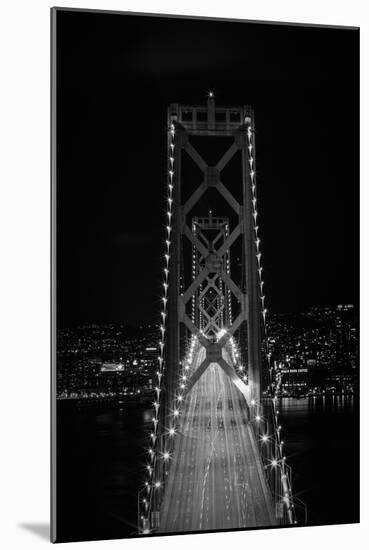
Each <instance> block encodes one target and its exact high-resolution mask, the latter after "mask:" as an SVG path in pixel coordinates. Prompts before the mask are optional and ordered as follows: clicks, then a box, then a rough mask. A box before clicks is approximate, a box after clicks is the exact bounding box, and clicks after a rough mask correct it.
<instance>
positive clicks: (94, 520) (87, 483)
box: [57, 396, 359, 541]
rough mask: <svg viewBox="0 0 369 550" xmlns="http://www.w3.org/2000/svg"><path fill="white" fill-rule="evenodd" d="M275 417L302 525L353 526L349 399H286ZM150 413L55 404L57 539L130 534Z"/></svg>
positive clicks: (354, 451)
mask: <svg viewBox="0 0 369 550" xmlns="http://www.w3.org/2000/svg"><path fill="white" fill-rule="evenodd" d="M279 409H280V419H281V425H282V427H283V438H284V440H285V452H286V456H287V459H288V463H289V464H290V465H291V466H292V468H293V487H294V491H295V494H296V495H297V496H298V497H299V498H301V499H302V500H303V501H304V502H305V503H306V505H307V509H308V524H309V525H318V524H328V523H349V522H355V521H358V514H359V512H358V507H359V505H358V502H359V445H358V433H359V426H358V412H357V403H356V400H355V398H354V397H353V396H346V397H345V396H340V397H317V398H300V399H293V398H285V399H283V400H281V402H280V406H279ZM150 418H151V411H150V410H145V409H142V408H132V407H121V408H120V409H119V408H118V407H116V408H109V407H103V408H96V407H90V408H89V407H87V408H84V409H77V408H76V407H75V406H74V405H73V403H64V404H61V402H58V457H57V459H58V473H59V476H58V510H57V512H58V525H59V529H60V533H63V538H61V539H60V541H69V540H82V539H103V538H119V537H129V536H134V535H135V534H136V519H137V487H138V486H139V485H140V482H142V480H143V464H144V461H145V452H144V447H145V439H146V438H145V430H148V429H149V426H150Z"/></svg>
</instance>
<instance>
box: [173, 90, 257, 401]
mask: <svg viewBox="0 0 369 550" xmlns="http://www.w3.org/2000/svg"><path fill="white" fill-rule="evenodd" d="M254 130H255V123H254V113H253V110H252V108H251V107H249V106H242V107H218V106H216V105H215V97H214V94H212V93H210V94H209V97H208V100H207V106H185V105H178V104H173V105H170V107H169V109H168V136H169V137H168V172H169V177H170V179H171V185H172V186H173V192H172V204H171V206H172V216H171V225H172V232H171V252H170V263H169V292H168V323H167V327H168V328H167V339H166V354H165V364H166V372H165V378H166V382H165V393H166V406H167V407H169V408H170V407H171V400H172V398H173V396H174V394H175V391H176V386H177V384H178V378H179V375H180V366H181V359H182V358H183V355H184V348H183V343H184V342H185V341H186V335H188V334H191V335H196V336H197V338H198V339H199V341H200V342H201V344H202V345H203V346H204V347H206V349H207V350H208V351H209V350H210V348H209V346H210V345H211V343H210V342H209V339H208V338H207V336H210V335H211V334H212V333H213V334H214V333H215V332H216V328H215V327H216V326H218V328H223V329H225V330H226V333H225V334H223V336H222V338H221V339H220V340H219V342H217V345H216V348H217V350H218V353H220V350H221V349H222V348H223V347H224V346H225V345H226V343H227V342H228V341H229V339H230V338H231V337H232V336H233V335H234V333H235V332H236V331H237V330H239V329H240V328H241V327H242V326H243V325H245V326H246V330H244V331H243V334H247V341H246V342H242V343H241V344H242V345H244V347H245V348H246V349H247V370H248V382H249V384H248V386H249V387H248V391H249V397H250V399H255V400H257V401H259V400H260V395H261V380H262V376H261V364H262V362H261V326H262V315H265V310H264V303H263V295H262V282H261V267H260V251H259V237H258V226H257V211H256V207H255V205H256V195H255V189H256V182H255V179H256V176H255V140H254ZM221 138H223V141H221ZM224 138H225V139H224ZM206 142H207V143H206ZM214 142H215V143H216V149H217V151H218V152H219V158H218V159H216V160H215V161H214V160H213V159H212V162H209V161H207V159H206V158H204V157H206V155H203V154H202V152H201V151H200V150H199V147H198V145H197V144H200V146H201V147H202V149H203V150H204V151H205V152H206V148H207V147H208V150H212V149H214V147H213V144H214ZM219 142H220V143H219ZM223 144H224V150H223V151H221V147H222V145H223ZM236 156H237V161H238V162H239V167H238V168H236V167H235V166H234V172H233V173H232V175H231V177H232V182H231V185H226V184H225V183H224V182H223V173H224V171H225V170H226V168H227V166H228V165H229V164H230V162H231V161H232V159H234V157H236ZM184 157H186V159H185V158H184ZM189 159H190V162H191V161H192V163H194V164H195V166H196V167H197V168H198V169H199V170H200V172H201V181H199V185H197V186H194V185H192V188H191V189H190V192H189V191H188V189H186V185H187V184H188V179H189V178H190V177H191V173H189V171H188V170H187V171H186V170H185V167H184V161H185V160H186V162H187V163H188V160H189ZM233 164H236V163H233ZM236 170H237V172H236ZM235 173H237V175H238V177H235V176H234V174H235ZM209 190H211V191H212V192H213V193H214V191H215V192H216V193H218V195H219V197H221V198H222V199H223V201H224V203H225V205H226V206H227V208H228V209H229V210H230V211H231V214H230V215H231V217H232V220H229V219H228V220H227V219H225V218H224V217H223V220H220V219H219V218H217V217H216V212H214V213H209V216H208V218H207V219H205V218H204V217H203V216H195V215H193V213H194V212H196V207H197V205H199V204H200V203H202V208H203V205H204V203H205V205H206V206H211V203H210V204H209V202H207V198H206V193H207V192H208V191H209ZM233 190H234V191H233ZM213 196H214V195H213ZM236 196H237V198H236ZM200 211H201V208H200ZM216 224H218V226H219V227H218V226H216ZM222 224H223V228H222V230H221V225H222ZM206 229H210V230H211V229H213V230H215V233H216V232H217V231H218V236H217V235H214V239H213V240H212V241H211V242H209V241H208V242H207V240H206V239H204V233H205V231H206ZM186 241H189V242H190V244H191V246H192V274H191V280H190V279H188V280H190V284H189V283H187V281H183V278H185V277H184V276H183V273H184V272H185V271H186V270H185V268H183V266H182V265H181V263H182V262H184V261H185V259H184V254H183V248H184V246H185V242H186ZM236 242H237V246H238V249H237V252H238V255H239V256H240V257H241V258H242V262H243V264H244V265H243V269H244V273H243V277H238V280H235V278H232V276H231V274H230V256H231V249H232V248H233V246H234V245H235V244H236ZM213 243H214V244H213ZM240 261H241V260H240ZM200 264H201V268H200V267H199V266H200ZM215 279H218V286H219V285H220V287H221V292H219V291H218V290H216V289H217V288H218V286H216V285H215ZM209 286H210V287H211V288H212V290H213V294H214V295H215V294H216V295H217V298H218V300H217V301H218V304H217V305H216V309H217V312H218V313H219V319H218V320H217V321H216V322H215V323H214V320H213V321H211V322H210V320H209V315H208V316H206V311H205V310H204V300H205V302H207V303H208V306H209V307H211V306H210V304H209V300H211V295H210V297H209V290H211V289H210V288H209ZM206 288H208V292H205V291H204V289H206ZM223 290H224V298H221V295H222V296H223ZM200 297H201V298H200ZM214 297H215V296H214ZM222 299H224V304H220V301H221V300H222ZM213 305H214V304H213ZM189 306H190V307H189ZM191 306H192V307H191ZM191 309H192V311H191ZM220 309H221V311H218V310H220ZM213 311H214V308H213ZM206 321H207V322H206ZM204 329H205V330H204ZM204 332H205V333H206V334H204ZM211 349H212V353H213V354H214V353H215V351H216V350H215V348H214V346H212V348H211Z"/></svg>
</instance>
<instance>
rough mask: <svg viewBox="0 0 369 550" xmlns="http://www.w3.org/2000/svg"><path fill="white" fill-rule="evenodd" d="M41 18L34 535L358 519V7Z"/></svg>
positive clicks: (189, 530)
mask: <svg viewBox="0 0 369 550" xmlns="http://www.w3.org/2000/svg"><path fill="white" fill-rule="evenodd" d="M51 31H52V32H51V61H52V67H51V72H52V90H51V91H52V212H51V215H52V294H53V300H52V344H53V349H52V375H51V378H52V392H51V393H52V395H51V402H52V403H51V407H52V430H51V431H52V499H51V500H52V525H51V538H52V541H53V542H76V541H88V540H105V539H121V538H124V539H126V538H134V537H142V538H145V537H157V536H160V535H162V536H164V535H165V536H167V535H170V536H173V535H179V534H186V535H187V534H195V533H197V534H198V533H209V532H218V531H235V530H242V531H247V530H255V529H277V528H278V529H281V528H290V529H299V528H300V527H304V526H305V527H306V526H307V527H310V526H318V525H319V526H322V525H337V524H355V523H358V522H359V521H360V511H359V508H360V506H359V503H360V489H359V482H360V479H359V439H360V438H359V425H360V423H359V387H360V362H359V340H360V338H359V328H360V327H359V314H360V310H359V35H360V32H359V27H352V26H335V25H313V24H293V23H273V22H266V21H251V20H241V19H232V18H229V19H227V18H224V19H220V18H212V17H192V16H181V17H179V16H174V15H168V14H166V15H164V14H163V15H159V14H137V13H129V12H122V13H119V12H108V11H106V12H104V11H93V10H77V9H69V8H53V9H52V10H51ZM175 540H176V539H174V541H175ZM245 540H246V539H245ZM188 541H189V542H190V541H191V539H188ZM245 544H247V540H246V542H245Z"/></svg>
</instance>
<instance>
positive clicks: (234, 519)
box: [159, 348, 276, 532]
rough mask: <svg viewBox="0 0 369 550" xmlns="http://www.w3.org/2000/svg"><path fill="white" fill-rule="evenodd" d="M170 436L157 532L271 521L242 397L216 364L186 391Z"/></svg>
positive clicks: (196, 362)
mask: <svg viewBox="0 0 369 550" xmlns="http://www.w3.org/2000/svg"><path fill="white" fill-rule="evenodd" d="M204 351H205V350H204V348H201V349H200V352H198V353H197V355H196V356H195V358H194V366H193V369H194V370H195V369H196V368H197V367H198V366H199V365H200V364H201V362H202V360H203V358H204ZM225 358H226V357H225ZM227 359H228V362H229V358H228V357H227ZM174 437H175V438H176V445H175V451H174V453H173V455H172V457H171V459H170V460H171V464H170V469H169V474H168V479H167V481H166V483H165V493H164V495H165V496H164V499H163V503H162V506H161V511H160V529H159V531H160V532H178V531H182V532H183V531H184V532H188V531H202V530H218V529H232V528H249V527H262V526H270V525H274V524H275V523H276V522H275V519H274V516H273V510H272V504H271V498H270V493H269V490H268V488H267V485H266V481H265V477H264V473H263V467H262V464H261V461H260V457H259V453H258V450H257V446H256V442H255V437H254V435H253V432H252V428H251V426H250V425H249V421H248V416H247V409H246V406H245V398H244V396H243V395H242V394H241V392H240V391H239V390H238V389H237V388H236V386H235V385H234V384H233V383H232V381H231V380H230V378H229V377H228V376H227V375H226V374H225V373H224V371H223V370H222V369H221V368H220V367H219V365H218V364H216V363H211V364H210V365H209V367H208V368H207V370H206V371H205V372H204V374H203V375H202V376H201V378H200V379H199V380H198V382H197V383H196V384H195V386H194V387H193V388H192V390H191V391H190V393H189V394H188V395H187V396H186V400H185V403H184V406H183V409H182V411H181V423H180V426H179V429H178V432H177V434H176V435H175V436H174Z"/></svg>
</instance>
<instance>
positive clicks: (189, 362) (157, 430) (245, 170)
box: [138, 93, 296, 534]
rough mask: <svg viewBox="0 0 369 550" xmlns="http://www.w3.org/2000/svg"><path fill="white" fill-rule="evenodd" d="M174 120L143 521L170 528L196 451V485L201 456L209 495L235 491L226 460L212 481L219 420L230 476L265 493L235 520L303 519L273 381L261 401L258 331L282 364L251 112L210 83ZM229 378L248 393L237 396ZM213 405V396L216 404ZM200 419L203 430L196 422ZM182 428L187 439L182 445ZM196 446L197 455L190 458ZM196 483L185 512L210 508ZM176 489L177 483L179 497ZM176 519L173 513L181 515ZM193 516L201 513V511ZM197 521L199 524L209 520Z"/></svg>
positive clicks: (175, 111) (171, 115)
mask: <svg viewBox="0 0 369 550" xmlns="http://www.w3.org/2000/svg"><path fill="white" fill-rule="evenodd" d="M167 122H168V160H167V162H168V164H167V173H168V181H167V185H168V196H167V225H166V240H165V246H166V248H165V254H164V281H163V297H162V301H163V305H162V311H161V317H162V320H161V326H160V333H161V337H160V341H159V348H160V354H159V358H158V361H159V365H158V371H157V385H156V388H155V392H156V396H155V401H154V403H153V405H154V414H153V418H152V422H153V424H152V431H151V434H150V438H151V442H150V446H149V449H148V455H149V456H148V462H147V464H146V468H147V479H146V481H145V485H144V487H142V489H141V490H140V491H139V495H138V499H139V506H138V508H139V525H140V532H142V533H143V534H145V533H150V532H152V531H160V530H161V529H163V528H164V529H168V522H170V521H172V519H173V518H172V515H171V508H172V503H173V502H176V503H177V504H178V502H180V501H181V499H182V500H183V498H184V496H183V494H182V493H181V489H178V487H177V488H176V477H175V475H176V474H175V472H182V473H181V474H180V475H181V476H182V479H183V476H184V472H187V469H186V468H187V466H189V465H190V464H189V463H187V462H186V463H184V462H183V461H182V458H183V460H190V463H191V468H195V466H194V464H195V465H198V471H197V472H195V470H191V472H192V474H191V476H192V477H191V476H190V478H189V482H188V483H189V484H190V483H193V479H194V477H193V476H196V475H198V474H199V472H200V470H201V468H202V467H203V465H204V460H205V463H206V464H207V467H206V468H205V470H204V471H202V474H201V475H203V491H205V489H206V487H207V489H206V490H207V491H208V498H209V494H210V493H211V497H212V499H213V500H212V502H213V506H214V507H215V506H216V504H215V503H218V505H219V506H220V508H222V506H223V504H222V503H224V502H225V501H224V499H225V498H229V496H227V494H228V495H229V493H227V494H225V493H224V494H223V493H222V491H223V489H224V491H225V490H226V486H225V485H224V480H223V481H222V475H223V474H222V472H223V470H221V471H220V470H219V469H217V468H218V466H217V464H218V462H217V461H213V462H212V473H213V474H212V475H213V479H215V477H214V476H215V475H218V476H220V477H218V481H219V483H218V484H217V485H214V482H211V483H213V485H211V483H210V481H209V482H208V481H207V479H208V478H207V471H208V470H207V469H208V468H209V466H210V463H211V461H212V457H213V451H214V447H213V445H214V444H215V441H217V442H218V443H217V445H218V447H217V449H218V450H217V451H216V453H218V455H217V456H219V454H222V453H224V452H225V448H226V445H223V446H222V445H221V444H220V443H219V442H220V441H221V440H222V437H223V435H222V433H223V430H228V432H227V437H228V442H229V444H230V446H231V448H232V449H233V451H232V452H233V453H236V454H237V456H238V467H237V468H238V469H239V471H237V472H236V473H235V471H233V473H232V474H229V476H228V477H227V480H228V482H230V478H232V479H236V478H235V477H234V476H238V475H239V476H241V477H240V479H241V481H240V483H241V485H242V486H243V487H250V486H251V485H252V484H253V485H254V488H253V490H252V494H255V495H256V494H257V495H258V497H255V498H256V500H257V501H258V504H256V503H255V510H258V514H259V518H258V519H256V516H255V517H254V519H253V518H249V519H248V520H247V521H246V520H244V519H240V523H241V524H242V525H247V526H249V525H259V526H260V525H272V524H275V522H276V521H286V522H287V523H290V524H292V523H296V519H295V515H294V514H295V512H294V504H293V501H292V494H291V484H290V473H289V468H288V466H287V464H286V462H285V457H284V455H283V441H282V440H281V426H280V424H279V417H278V413H279V411H278V403H277V395H278V387H279V386H278V383H277V382H278V381H277V382H276V381H275V380H274V381H273V382H272V383H270V382H269V384H270V385H269V387H268V388H269V390H270V391H271V392H272V393H271V394H270V395H271V396H272V399H271V400H270V406H267V407H266V408H263V404H262V343H261V342H262V331H263V337H264V340H265V348H264V349H263V351H264V352H266V357H267V359H268V361H267V362H268V369H267V371H268V375H269V377H272V378H273V377H274V378H275V374H276V373H275V372H274V371H273V368H272V367H271V362H270V353H269V348H268V339H267V334H266V309H265V305H264V294H263V281H262V267H261V261H260V258H261V253H260V239H259V234H258V213H257V206H256V175H255V170H256V166H255V122H254V113H253V110H252V108H251V107H249V106H239V107H229V106H216V105H215V98H214V94H213V93H209V97H208V100H207V105H206V106H187V105H179V104H172V105H170V107H169V109H168V119H167ZM236 342H237V344H236ZM240 356H241V358H240ZM195 384H197V385H196V387H195V388H194V386H195ZM234 386H236V387H237V390H239V392H241V394H242V395H243V397H244V400H242V399H240V398H239V397H237V396H239V393H238V392H237V391H236V390H235V388H234ZM207 405H209V409H210V407H212V412H211V413H210V410H209V409H207V408H206V406H207ZM182 406H183V407H182ZM181 409H182V410H183V417H182V418H181V420H180V419H179V417H180V414H181ZM225 409H227V410H228V411H231V412H230V413H229V414H228V413H227V414H228V416H222V415H223V413H222V412H219V411H222V410H225ZM196 411H198V412H196ZM207 411H209V412H207ZM209 414H211V418H210V416H209ZM224 414H225V413H224ZM230 418H231V420H230ZM236 419H237V420H236ZM200 420H201V429H199V428H198V427H196V422H198V421H200ZM191 422H192V424H191ZM225 423H226V426H225ZM190 424H191V425H190ZM235 425H237V426H238V428H237V430H236V431H235V430H233V427H234V426H235ZM208 427H210V428H209V429H210V430H213V431H212V432H211V434H212V435H211V438H210V436H209V433H207V432H206V430H207V429H208ZM183 430H184V431H183ZM191 430H194V432H192V431H191ZM201 430H202V431H201ZM193 433H196V434H197V435H196V436H194V435H193ZM178 434H180V436H179V439H180V441H181V443H180V444H179V445H183V446H184V447H183V448H182V450H181V449H178V445H177V446H176V445H175V439H176V435H178ZM241 434H242V435H241ZM261 435H262V437H261ZM194 441H197V443H196V445H195V444H194V443H193V442H194ZM203 443H204V446H203ZM192 445H194V446H192ZM219 445H220V446H219ZM189 446H190V447H191V449H192V450H191V451H190V450H189V448H190V447H189ZM240 446H243V448H244V453H243V454H241V453H240ZM183 449H185V451H186V452H185V453H183ZM193 452H196V453H197V457H198V462H193V458H192V459H190V454H191V453H193ZM227 452H230V450H229V449H228V451H227ZM191 456H192V454H191ZM222 460H223V464H228V465H229V467H230V468H233V467H236V466H235V463H234V462H232V463H230V462H229V461H228V463H227V459H226V458H225V456H223V459H222ZM171 461H173V463H172V465H171V464H170V462H171ZM181 461H182V462H181ZM262 463H263V464H264V467H263V466H262ZM224 467H225V466H224ZM224 471H225V470H224ZM256 472H258V473H257V474H256ZM200 473H201V472H200ZM245 479H247V480H248V481H247V482H246V481H245ZM191 480H192V481H191ZM207 483H208V485H206V484H207ZM232 483H233V482H232ZM234 483H236V481H234ZM240 483H238V484H236V485H234V487H233V488H232V494H233V495H234V498H235V504H234V505H235V506H236V509H237V510H238V509H241V508H242V506H243V505H244V503H243V501H242V498H243V497H242V494H243V493H242V492H241V493H242V494H241V493H240V494H238V490H237V487H240V486H241V485H240ZM267 485H268V486H269V489H268V487H267ZM192 487H193V489H191V488H190V487H189V485H188V486H187V488H188V491H187V493H186V494H187V497H186V498H187V501H186V502H187V509H188V512H186V513H188V514H191V502H192V503H195V502H196V504H197V505H199V502H200V504H201V510H203V503H204V494H205V493H203V494H202V496H201V497H200V496H199V495H197V500H196V499H195V500H193V496H192V495H193V491H194V492H196V491H198V484H194V485H193V486H192ZM175 491H179V493H178V494H177V496H176V498H174V500H173V502H172V499H173V494H174V492H175ZM236 493H237V496H236ZM240 499H241V500H240ZM272 499H274V509H275V510H276V511H277V512H276V514H275V517H274V515H273V512H272V505H271V502H272ZM250 501H251V507H249V508H248V510H249V511H248V512H247V511H245V510H244V512H243V513H245V514H247V513H251V514H252V513H254V512H250V510H252V506H253V503H252V497H251V496H250ZM188 503H189V504H188ZM240 507H241V508H240ZM221 513H222V514H223V524H224V525H229V523H227V522H229V521H230V517H228V516H229V514H228V513H226V511H225V510H224V506H223V509H222V510H221ZM255 513H256V512H255ZM201 514H202V512H201ZM161 516H162V517H164V520H163V523H162V525H161ZM195 516H196V514H195ZM201 517H202V516H201ZM209 517H210V518H211V519H208V520H207V521H209V522H211V521H214V520H215V519H216V517H217V516H216V512H215V511H214V510H213V512H212V516H209ZM177 518H178V515H177V512H175V520H174V522H175V523H176V522H177ZM186 521H187V520H186ZM192 521H194V522H195V523H196V522H197V517H195V518H192ZM216 521H218V520H216ZM209 525H214V523H209ZM199 526H200V527H199V528H200V529H201V528H202V527H201V526H202V519H200V523H199ZM236 526H237V527H238V526H240V525H236ZM172 527H173V525H172ZM170 529H171V528H170ZM170 529H169V530H170Z"/></svg>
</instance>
